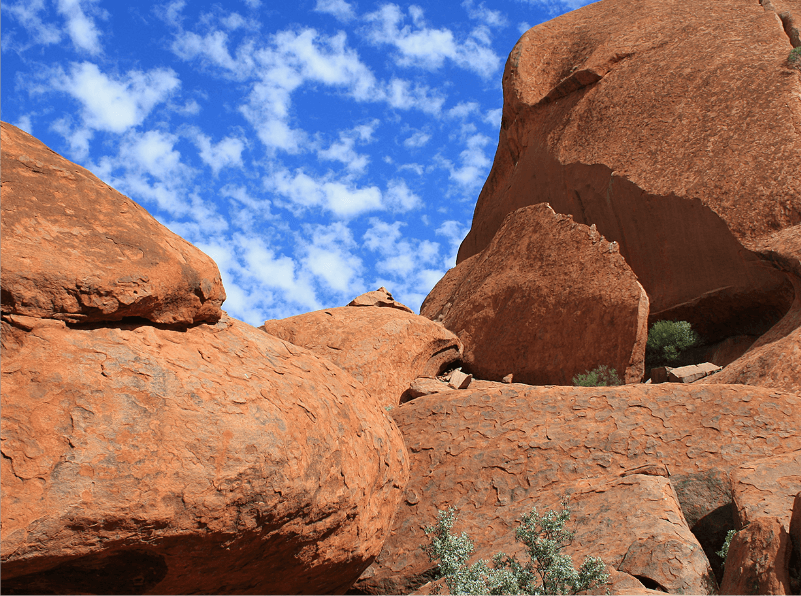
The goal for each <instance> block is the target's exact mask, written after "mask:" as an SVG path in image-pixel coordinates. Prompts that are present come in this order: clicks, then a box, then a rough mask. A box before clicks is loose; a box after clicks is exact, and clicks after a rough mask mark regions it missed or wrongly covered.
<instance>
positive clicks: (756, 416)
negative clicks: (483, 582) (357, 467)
mask: <svg viewBox="0 0 801 596" xmlns="http://www.w3.org/2000/svg"><path fill="white" fill-rule="evenodd" d="M800 408H801V396H799V395H798V394H797V393H787V392H780V391H775V390H770V389H764V388H758V387H748V386H742V385H739V386H738V385H708V386H697V385H691V386H685V385H638V386H625V387H598V388H589V387H530V386H526V385H519V384H504V383H497V384H495V385H494V387H493V388H491V389H487V388H482V389H477V390H472V389H468V390H463V391H452V392H448V393H437V394H435V395H430V396H425V397H419V398H418V399H416V400H414V401H411V402H409V403H406V404H403V405H401V406H400V407H399V408H396V409H395V410H394V411H393V418H394V420H395V422H396V423H397V424H398V427H399V428H400V430H401V432H402V433H403V436H404V439H405V441H406V446H407V448H408V449H409V453H410V457H411V473H410V477H411V480H410V482H409V485H408V486H407V488H406V491H405V493H404V497H403V501H402V502H401V506H400V508H399V511H398V514H397V516H396V519H395V523H394V525H393V527H392V532H391V534H390V537H389V538H388V540H387V542H386V543H385V545H384V548H383V550H382V552H381V555H380V556H379V557H378V559H377V560H376V561H375V563H373V565H371V566H370V568H368V570H367V571H366V572H365V573H364V574H363V575H362V577H361V578H360V579H359V581H358V582H357V584H356V586H355V587H356V588H358V589H361V590H364V591H366V592H370V593H390V594H393V593H395V594H397V593H408V592H411V591H412V590H414V589H415V588H416V587H417V586H418V585H421V584H423V583H425V582H426V581H428V580H429V579H430V576H428V575H427V574H429V573H430V571H431V569H432V568H433V565H432V564H431V563H429V562H428V559H427V558H426V556H425V555H424V553H423V552H422V551H421V550H420V549H419V545H420V544H422V543H424V542H425V541H426V540H425V536H424V533H423V528H424V527H426V526H428V525H431V524H433V523H434V521H435V520H436V512H437V510H438V509H444V508H446V507H448V506H449V505H453V506H455V507H457V508H458V509H459V510H460V511H461V512H462V513H461V520H462V522H463V526H462V527H463V528H464V529H465V530H466V531H468V534H470V536H471V538H473V539H474V540H475V541H476V544H477V545H482V546H483V545H494V544H496V541H497V540H499V539H500V538H499V537H505V536H511V535H512V533H513V532H514V528H515V527H516V520H517V519H519V517H516V516H519V513H520V509H519V508H520V507H522V505H521V504H523V503H526V507H530V505H532V504H534V505H537V506H538V507H540V503H541V502H542V503H544V502H549V501H547V499H553V498H557V499H558V497H559V496H561V493H562V492H564V491H568V490H570V489H571V487H574V486H578V485H579V484H578V483H580V482H583V481H585V480H586V478H588V477H589V478H593V477H602V478H603V477H605V478H607V479H608V480H609V481H610V482H611V480H612V479H614V478H617V477H618V476H620V475H623V474H629V475H632V474H636V475H639V476H643V475H645V474H646V472H647V473H648V474H667V473H668V470H669V473H670V474H671V479H672V478H674V477H682V478H684V479H685V480H687V481H686V482H685V483H684V485H683V487H682V488H683V491H684V498H682V496H681V495H679V502H680V503H682V508H684V502H688V503H689V504H691V505H692V506H693V514H694V516H695V519H696V520H700V519H702V518H704V516H706V515H707V514H709V513H711V512H712V511H713V510H714V509H716V508H718V507H719V504H718V503H716V502H714V501H713V502H711V503H708V504H707V507H706V508H704V505H703V503H702V502H701V501H700V500H699V499H694V498H693V483H692V482H691V481H690V479H691V477H692V476H693V475H696V474H699V473H704V472H709V471H715V470H721V471H723V473H724V474H725V472H726V471H727V470H729V469H731V468H733V467H734V466H737V465H739V464H741V463H742V462H743V461H748V460H751V459H761V458H765V457H768V456H772V455H779V454H783V453H787V452H789V451H794V450H798V449H799V448H801V418H799V416H798V411H799V409H800ZM665 466H667V469H666V468H665ZM659 478H664V477H663V476H659ZM599 482H600V481H599ZM642 486H645V485H642ZM577 490H578V489H577ZM593 490H594V489H593ZM643 490H644V491H646V489H645V488H643ZM650 490H651V488H648V489H647V491H650ZM654 490H655V489H654ZM647 491H646V492H647ZM625 493H626V491H625V490H623V489H621V490H620V493H619V494H620V496H619V497H614V498H612V497H610V498H609V503H610V504H609V507H613V505H612V503H613V502H615V501H616V500H617V499H619V500H620V502H619V503H617V504H616V505H614V507H616V508H619V510H620V516H621V517H619V518H618V517H614V516H613V517H612V521H610V522H609V524H607V525H596V524H595V523H594V522H591V521H589V520H585V521H582V522H579V523H577V529H578V528H580V527H582V526H586V527H585V528H584V530H582V531H587V532H589V533H594V534H593V535H594V536H595V538H593V539H594V540H597V543H594V544H595V546H593V548H594V549H595V551H594V552H592V553H589V552H588V553H587V554H594V555H596V556H600V557H602V558H603V557H604V556H605V553H606V552H607V551H606V548H605V546H604V545H606V544H607V542H608V543H609V544H612V543H614V541H615V540H616V535H617V534H618V533H619V532H621V531H622V528H625V526H626V525H627V523H628V522H627V521H626V515H627V514H631V513H632V511H633V510H636V509H638V508H641V507H646V505H648V503H649V501H648V500H647V499H644V498H631V499H628V498H627V497H626V496H625ZM648 506H649V507H650V505H648ZM660 506H662V505H660ZM615 510H617V509H615ZM577 519H578V518H577ZM644 519H645V518H643V520H644ZM649 519H650V518H649ZM648 523H651V522H648ZM654 523H655V522H654ZM643 524H645V526H644V527H648V524H646V522H645V521H643ZM638 527H639V526H638ZM510 540H513V539H511V538H510ZM621 540H622V539H621ZM605 541H607V542H605ZM634 541H636V539H635V540H634ZM620 544H622V543H620ZM629 546H630V545H626V549H628V548H629ZM716 547H717V548H720V544H717V545H716ZM621 548H622V546H621ZM682 548H684V547H682ZM610 552H611V551H610ZM614 552H620V551H618V550H616V551H614ZM626 552H627V550H626V551H623V553H622V554H625V553H626ZM644 552H645V551H644V550H643V551H641V552H640V551H638V554H637V557H634V554H632V557H633V558H632V559H631V560H638V561H643V560H644V559H642V558H641V556H642V557H644V556H645V555H644V554H643V553H644ZM488 554H494V553H488ZM616 556H617V555H616ZM614 561H615V562H614V565H615V566H617V565H618V564H619V563H620V562H621V560H618V559H614ZM610 564H612V562H610ZM659 565H662V564H661V563H660V564H659ZM627 573H629V574H630V575H631V574H633V575H639V573H632V571H631V570H630V571H627ZM646 577H647V575H646ZM655 581H656V580H655ZM665 581H667V580H665ZM698 581H701V580H698ZM694 589H695V588H694ZM698 589H700V588H698Z"/></svg>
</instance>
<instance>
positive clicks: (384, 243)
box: [364, 218, 439, 285]
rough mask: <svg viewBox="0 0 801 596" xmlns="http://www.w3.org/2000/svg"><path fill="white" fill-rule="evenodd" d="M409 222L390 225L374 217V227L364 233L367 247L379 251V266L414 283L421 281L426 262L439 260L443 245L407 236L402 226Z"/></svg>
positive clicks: (386, 271)
mask: <svg viewBox="0 0 801 596" xmlns="http://www.w3.org/2000/svg"><path fill="white" fill-rule="evenodd" d="M405 225H406V223H405V222H401V221H396V222H394V223H392V224H388V223H386V222H384V221H381V220H379V219H376V218H372V219H370V227H369V228H368V230H367V231H366V232H365V234H364V246H365V247H366V248H368V249H369V250H371V251H374V252H376V253H378V255H379V256H380V257H383V258H379V259H378V261H377V262H376V269H377V270H378V271H381V272H384V273H386V274H389V275H391V276H394V277H397V278H400V279H401V280H405V281H406V282H407V283H410V284H411V285H415V283H419V275H420V272H421V271H424V270H425V269H426V267H425V266H426V265H429V264H432V263H434V262H436V261H437V259H438V257H439V244H438V243H436V242H431V241H429V240H418V239H415V238H408V239H406V238H403V237H402V233H401V228H402V227H403V226H405Z"/></svg>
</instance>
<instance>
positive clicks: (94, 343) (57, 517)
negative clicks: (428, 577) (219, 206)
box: [2, 318, 408, 594]
mask: <svg viewBox="0 0 801 596" xmlns="http://www.w3.org/2000/svg"><path fill="white" fill-rule="evenodd" d="M28 323H29V325H28V327H29V328H30V331H27V332H26V331H23V330H21V329H20V328H19V327H12V326H11V325H9V324H8V323H6V322H5V321H4V323H3V335H2V338H3V360H2V400H3V410H2V453H3V461H2V466H3V470H2V502H3V508H2V580H3V588H4V590H12V589H13V590H15V591H17V592H22V593H47V592H48V591H52V592H50V593H53V592H55V593H59V592H60V593H100V594H104V593H115V592H116V593H133V592H132V591H137V590H138V591H139V593H155V594H171V593H172V594H176V593H177V594H189V593H200V592H202V593H218V594H224V593H229V594H230V593H255V594H270V593H279V594H292V593H301V592H305V593H329V592H340V593H342V592H344V591H345V590H347V589H348V587H349V586H350V584H351V583H352V582H353V581H354V580H355V579H356V578H357V577H358V576H359V574H360V573H361V572H362V571H363V570H364V569H365V568H366V567H367V565H369V564H370V562H371V561H372V560H373V558H374V557H375V556H376V555H377V554H378V552H379V551H380V550H381V547H382V544H383V542H384V539H385V538H386V536H387V535H388V531H389V528H390V527H391V524H392V519H393V515H394V512H395V509H396V507H397V503H398V501H399V499H400V498H401V493H402V490H403V487H404V485H405V483H406V481H407V478H408V459H407V458H408V456H407V455H406V449H405V447H404V444H403V439H402V437H401V435H400V433H399V432H398V429H397V427H396V426H395V424H394V423H393V422H392V420H391V419H390V418H389V416H388V415H387V414H386V412H384V411H383V409H382V408H381V407H380V406H379V405H378V404H377V403H376V402H375V400H373V399H372V398H371V397H370V396H369V395H368V394H367V392H366V391H365V390H364V389H363V387H362V386H361V385H360V384H359V383H358V382H357V381H356V380H354V379H353V377H352V376H350V375H349V374H347V373H346V372H344V371H342V370H341V369H339V368H337V367H336V366H334V365H333V364H331V363H330V362H328V361H327V360H324V359H321V358H318V357H317V356H315V355H313V354H311V353H310V352H308V351H306V350H304V349H302V348H298V347H297V346H294V345H292V344H289V343H287V342H284V341H281V340H279V339H276V338H274V337H270V336H269V335H266V334H265V333H263V332H262V331H260V330H258V329H256V328H254V327H250V326H249V325H246V324H245V323H242V322H239V321H236V320H233V319H228V318H224V319H222V320H221V321H220V322H219V323H218V324H216V325H214V326H210V325H200V326H197V327H193V328H190V329H188V330H186V331H184V332H181V331H175V330H160V329H157V328H154V327H151V326H147V325H130V324H124V325H120V326H119V327H118V328H109V327H97V328H93V329H67V328H66V327H65V324H64V323H63V322H60V321H54V320H46V319H31V320H29V321H28ZM137 577H139V579H138V580H137V579H136V578H137ZM137 581H138V582H139V583H137Z"/></svg>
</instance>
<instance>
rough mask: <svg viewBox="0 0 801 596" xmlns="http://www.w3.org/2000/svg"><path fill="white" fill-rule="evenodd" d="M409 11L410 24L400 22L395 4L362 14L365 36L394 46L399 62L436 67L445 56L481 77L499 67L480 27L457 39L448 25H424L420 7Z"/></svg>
mask: <svg viewBox="0 0 801 596" xmlns="http://www.w3.org/2000/svg"><path fill="white" fill-rule="evenodd" d="M409 15H410V16H411V19H412V23H413V25H414V28H412V27H410V26H409V25H405V24H404V21H405V17H404V15H403V12H402V11H401V9H400V8H399V7H398V6H397V5H396V4H385V5H383V6H381V7H380V8H379V9H378V10H377V11H375V12H372V13H369V14H367V15H365V17H364V18H365V19H366V20H367V21H368V23H370V29H369V34H368V37H369V39H370V40H371V41H372V42H373V43H375V44H376V45H384V44H391V45H393V46H395V49H396V50H397V52H398V54H397V56H396V62H397V64H398V65H399V66H407V67H421V68H425V69H428V70H436V69H439V68H441V67H442V66H443V64H444V63H445V61H446V60H449V61H452V62H453V63H454V64H456V65H457V66H459V67H461V68H464V69H466V70H471V71H473V72H475V73H476V74H478V75H479V76H481V77H484V78H487V77H489V76H490V75H492V74H493V73H495V72H496V71H497V70H498V68H499V67H500V65H501V57H500V56H499V55H498V54H496V53H495V52H494V51H493V50H492V48H491V47H490V45H489V39H488V34H487V33H486V31H485V30H484V28H483V27H478V28H476V29H475V30H474V31H473V32H472V33H471V34H470V35H469V36H468V37H466V38H463V39H459V40H457V39H456V37H455V36H454V34H453V32H452V31H451V30H450V29H444V28H443V29H432V28H429V27H426V26H425V22H424V19H423V11H422V9H421V8H419V7H417V6H412V7H410V8H409Z"/></svg>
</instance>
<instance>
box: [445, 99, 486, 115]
mask: <svg viewBox="0 0 801 596" xmlns="http://www.w3.org/2000/svg"><path fill="white" fill-rule="evenodd" d="M478 110H479V106H478V103H477V102H475V101H463V102H460V103H458V104H456V105H455V106H453V107H452V108H451V109H450V110H448V116H450V117H451V118H461V119H464V118H467V117H468V116H470V114H473V113H476V112H478Z"/></svg>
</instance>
